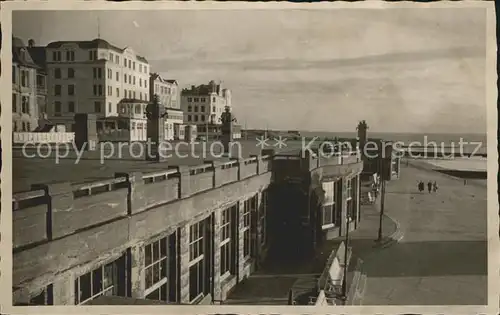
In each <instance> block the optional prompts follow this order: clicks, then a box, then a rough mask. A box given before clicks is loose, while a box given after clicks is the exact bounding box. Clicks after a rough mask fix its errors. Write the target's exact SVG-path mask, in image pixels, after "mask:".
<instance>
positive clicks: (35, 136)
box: [12, 132, 75, 144]
mask: <svg viewBox="0 0 500 315" xmlns="http://www.w3.org/2000/svg"><path fill="white" fill-rule="evenodd" d="M74 140H75V133H74V132H13V133H12V143H19V144H23V143H70V142H73V141H74Z"/></svg>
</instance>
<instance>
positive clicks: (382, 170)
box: [377, 156, 385, 242]
mask: <svg viewBox="0 0 500 315" xmlns="http://www.w3.org/2000/svg"><path fill="white" fill-rule="evenodd" d="M379 168H380V185H381V187H380V218H379V226H378V238H377V241H378V242H380V241H382V221H383V218H384V206H385V158H384V157H383V156H382V157H380V167H379Z"/></svg>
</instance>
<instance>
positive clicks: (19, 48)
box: [12, 37, 40, 69]
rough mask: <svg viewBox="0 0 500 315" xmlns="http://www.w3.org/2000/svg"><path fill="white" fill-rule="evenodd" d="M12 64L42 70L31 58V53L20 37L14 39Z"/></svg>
mask: <svg viewBox="0 0 500 315" xmlns="http://www.w3.org/2000/svg"><path fill="white" fill-rule="evenodd" d="M12 62H15V63H18V64H20V65H23V66H25V67H31V68H37V69H38V68H40V66H38V65H37V64H36V63H35V62H34V61H33V59H32V58H31V55H30V52H29V51H28V48H27V47H26V46H25V45H24V42H23V41H22V39H20V38H18V37H12Z"/></svg>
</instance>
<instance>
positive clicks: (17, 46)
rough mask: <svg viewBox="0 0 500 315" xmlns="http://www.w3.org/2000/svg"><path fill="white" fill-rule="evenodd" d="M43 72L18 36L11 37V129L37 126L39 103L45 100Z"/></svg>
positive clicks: (16, 130)
mask: <svg viewBox="0 0 500 315" xmlns="http://www.w3.org/2000/svg"><path fill="white" fill-rule="evenodd" d="M45 93H46V89H45V73H44V71H43V69H42V68H41V67H40V66H38V65H37V64H36V63H35V62H34V60H33V58H32V57H31V55H30V53H29V51H28V47H26V46H25V45H24V43H23V41H22V40H21V39H19V38H16V37H13V38H12V131H13V132H20V131H21V132H29V131H33V130H35V129H36V128H37V127H38V120H39V118H40V114H41V113H40V111H39V103H40V104H41V103H44V102H45Z"/></svg>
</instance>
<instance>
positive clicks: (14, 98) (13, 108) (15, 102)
mask: <svg viewBox="0 0 500 315" xmlns="http://www.w3.org/2000/svg"><path fill="white" fill-rule="evenodd" d="M12 112H13V113H17V94H14V93H13V94H12Z"/></svg>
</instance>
